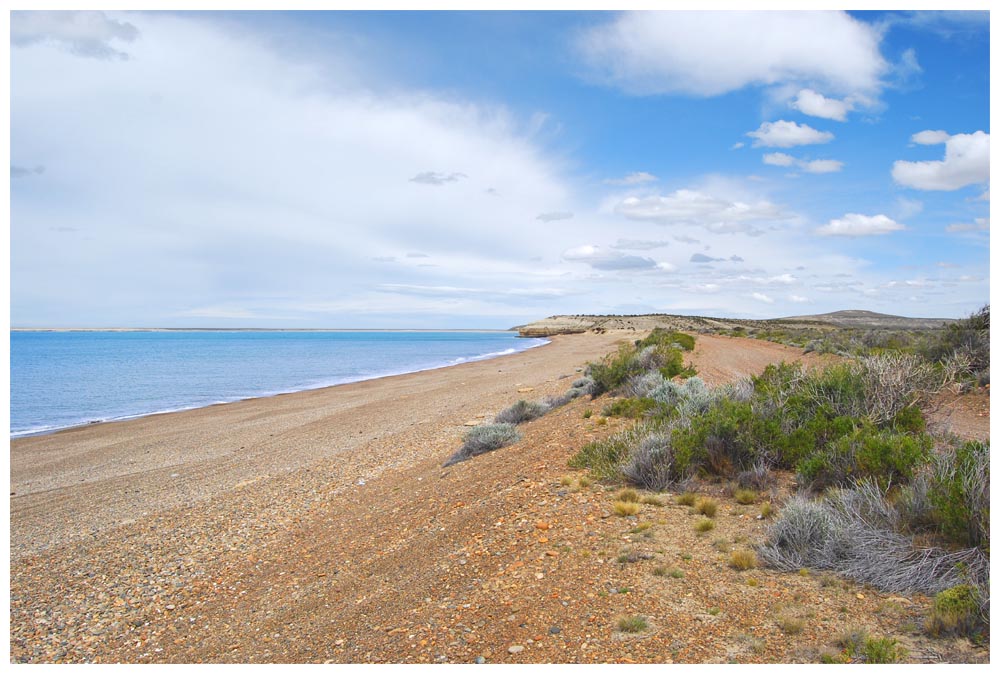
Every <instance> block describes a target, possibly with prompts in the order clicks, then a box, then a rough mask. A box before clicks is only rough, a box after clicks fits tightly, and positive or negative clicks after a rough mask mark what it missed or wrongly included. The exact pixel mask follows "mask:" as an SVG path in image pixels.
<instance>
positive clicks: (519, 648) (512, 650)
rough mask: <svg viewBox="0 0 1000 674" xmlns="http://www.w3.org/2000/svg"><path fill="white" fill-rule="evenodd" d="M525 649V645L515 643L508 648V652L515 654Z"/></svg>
mask: <svg viewBox="0 0 1000 674" xmlns="http://www.w3.org/2000/svg"><path fill="white" fill-rule="evenodd" d="M523 650H524V646H521V645H520V644H514V645H513V646H511V647H510V648H508V649H507V652H508V653H510V654H511V655H513V654H514V653H520V652H521V651H523Z"/></svg>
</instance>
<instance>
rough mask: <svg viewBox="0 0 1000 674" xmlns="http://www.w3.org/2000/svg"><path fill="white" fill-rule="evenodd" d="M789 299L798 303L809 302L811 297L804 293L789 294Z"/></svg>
mask: <svg viewBox="0 0 1000 674" xmlns="http://www.w3.org/2000/svg"><path fill="white" fill-rule="evenodd" d="M788 301H789V302H795V303H797V304H801V303H803V302H808V301H809V298H808V297H802V295H789V296H788Z"/></svg>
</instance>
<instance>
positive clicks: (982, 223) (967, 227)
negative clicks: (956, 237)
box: [945, 218, 990, 232]
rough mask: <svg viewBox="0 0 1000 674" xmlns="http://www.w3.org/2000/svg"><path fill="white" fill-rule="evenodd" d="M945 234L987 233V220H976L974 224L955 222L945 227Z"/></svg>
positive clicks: (988, 226) (988, 225) (988, 223)
mask: <svg viewBox="0 0 1000 674" xmlns="http://www.w3.org/2000/svg"><path fill="white" fill-rule="evenodd" d="M945 231H947V232H988V231H990V219H989V218H976V220H975V222H956V223H954V224H951V225H948V226H947V227H945Z"/></svg>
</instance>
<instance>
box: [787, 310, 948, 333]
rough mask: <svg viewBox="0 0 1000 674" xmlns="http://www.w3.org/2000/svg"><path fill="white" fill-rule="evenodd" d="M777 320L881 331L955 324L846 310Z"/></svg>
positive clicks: (938, 320) (934, 327)
mask: <svg viewBox="0 0 1000 674" xmlns="http://www.w3.org/2000/svg"><path fill="white" fill-rule="evenodd" d="M778 320H780V321H795V322H799V321H809V322H817V323H828V324H830V325H835V326H837V327H838V328H870V329H879V328H880V329H883V330H934V329H936V328H943V327H944V326H946V325H948V324H949V323H954V322H955V319H953V318H907V317H906V316H891V315H889V314H879V313H875V312H874V311H864V310H861V309H848V310H846V311H834V312H832V313H829V314H814V315H812V316H789V317H788V318H780V319H778Z"/></svg>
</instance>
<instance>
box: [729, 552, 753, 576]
mask: <svg viewBox="0 0 1000 674" xmlns="http://www.w3.org/2000/svg"><path fill="white" fill-rule="evenodd" d="M729 566H731V567H733V568H734V569H736V570H737V571H746V570H747V569H754V568H757V555H756V553H754V551H753V550H745V549H741V550H733V552H732V554H731V555H729Z"/></svg>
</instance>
